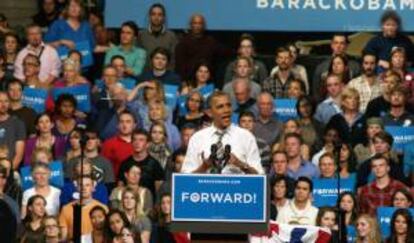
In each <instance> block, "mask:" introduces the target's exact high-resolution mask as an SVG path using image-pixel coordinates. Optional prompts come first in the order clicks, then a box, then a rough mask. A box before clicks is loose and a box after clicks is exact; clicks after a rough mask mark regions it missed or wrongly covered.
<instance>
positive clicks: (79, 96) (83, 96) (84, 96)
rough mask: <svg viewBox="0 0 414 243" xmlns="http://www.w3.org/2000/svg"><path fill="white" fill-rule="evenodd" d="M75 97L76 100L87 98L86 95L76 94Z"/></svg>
mask: <svg viewBox="0 0 414 243" xmlns="http://www.w3.org/2000/svg"><path fill="white" fill-rule="evenodd" d="M76 99H77V100H87V99H88V95H76Z"/></svg>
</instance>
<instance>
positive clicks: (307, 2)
mask: <svg viewBox="0 0 414 243" xmlns="http://www.w3.org/2000/svg"><path fill="white" fill-rule="evenodd" d="M308 7H310V8H312V9H316V4H315V1H314V0H305V3H304V4H303V9H306V8H308Z"/></svg>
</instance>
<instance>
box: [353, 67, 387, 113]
mask: <svg viewBox="0 0 414 243" xmlns="http://www.w3.org/2000/svg"><path fill="white" fill-rule="evenodd" d="M348 87H351V88H354V89H356V90H357V91H358V93H359V98H360V100H359V101H360V103H359V104H360V105H359V111H360V112H362V113H365V110H366V109H367V106H368V103H369V102H370V101H371V100H373V99H375V98H377V97H378V96H381V95H382V88H381V85H380V82H379V80H378V79H377V78H375V82H374V84H373V85H369V84H368V81H367V80H366V79H365V75H361V76H359V77H356V78H354V79H352V80H351V81H350V82H349V83H348Z"/></svg>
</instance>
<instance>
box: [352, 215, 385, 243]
mask: <svg viewBox="0 0 414 243" xmlns="http://www.w3.org/2000/svg"><path fill="white" fill-rule="evenodd" d="M360 219H364V220H365V221H367V223H368V224H369V227H370V232H369V234H368V235H367V236H366V237H367V239H364V238H362V237H361V236H360V235H358V231H357V238H356V243H363V242H368V243H381V233H380V230H379V226H378V222H377V220H376V219H375V218H374V217H372V216H371V215H368V214H361V215H359V217H358V218H357V220H356V222H357V224H358V221H359V220H360Z"/></svg>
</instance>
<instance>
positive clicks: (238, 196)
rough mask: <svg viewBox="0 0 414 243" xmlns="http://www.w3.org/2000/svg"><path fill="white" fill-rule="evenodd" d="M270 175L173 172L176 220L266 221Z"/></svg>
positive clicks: (174, 219)
mask: <svg viewBox="0 0 414 243" xmlns="http://www.w3.org/2000/svg"><path fill="white" fill-rule="evenodd" d="M266 203H267V193H266V176H264V175H213V174H173V179H172V220H173V221H198V222H212V221H213V222H214V221H215V222H252V223H265V222H266V220H267V219H266V214H267V204H266Z"/></svg>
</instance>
